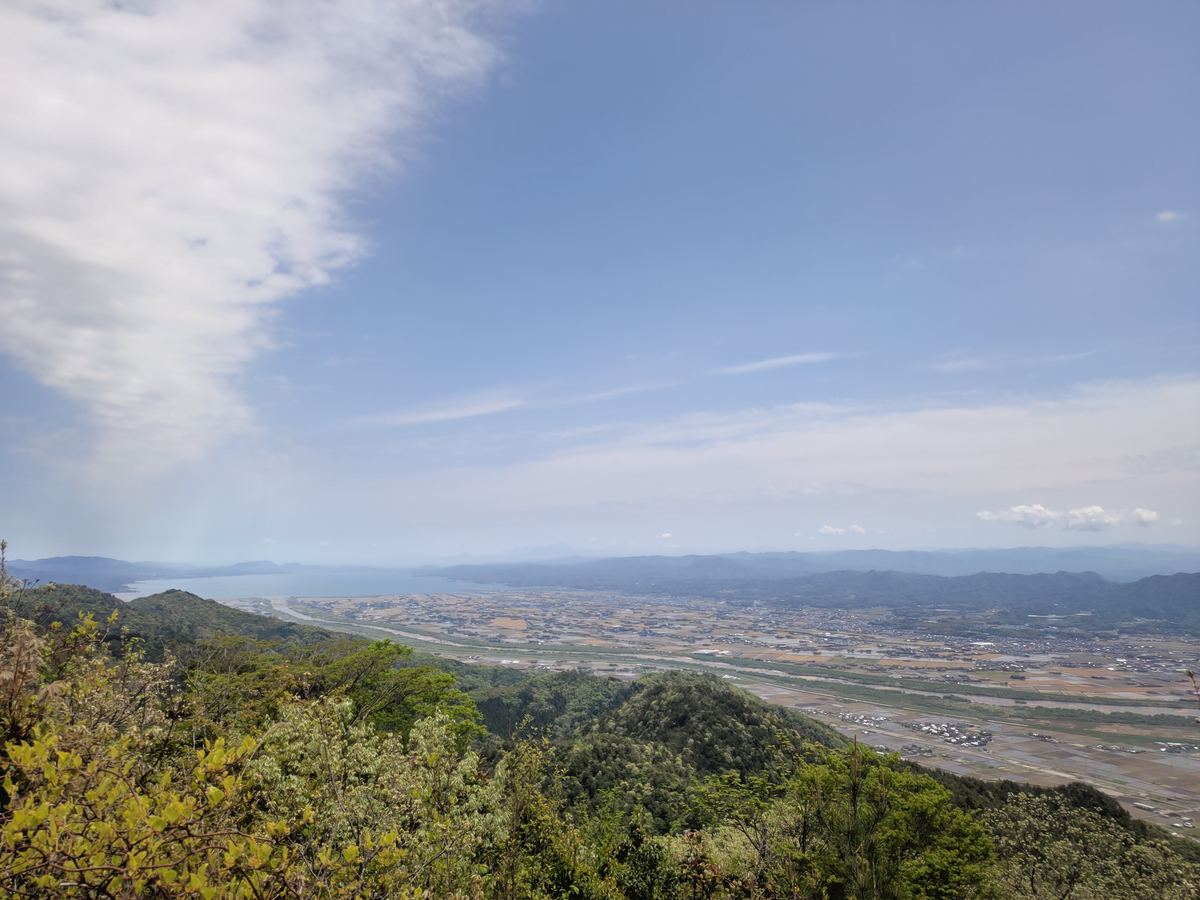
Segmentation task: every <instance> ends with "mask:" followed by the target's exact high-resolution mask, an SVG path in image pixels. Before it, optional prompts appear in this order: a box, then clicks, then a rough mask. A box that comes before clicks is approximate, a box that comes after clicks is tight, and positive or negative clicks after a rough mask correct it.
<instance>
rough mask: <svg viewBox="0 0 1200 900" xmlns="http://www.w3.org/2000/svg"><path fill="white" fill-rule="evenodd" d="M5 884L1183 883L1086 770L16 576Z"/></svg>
mask: <svg viewBox="0 0 1200 900" xmlns="http://www.w3.org/2000/svg"><path fill="white" fill-rule="evenodd" d="M0 601H2V606H3V609H2V610H0V631H2V632H3V633H2V634H0V729H3V732H4V735H3V753H2V755H0V766H2V768H3V772H2V775H3V777H2V779H0V809H2V812H0V895H5V896H80V897H176V896H178V897H184V896H195V897H497V898H500V897H503V898H510V897H512V898H517V897H529V898H533V897H538V898H552V897H554V898H557V897H579V898H592V897H594V898H621V897H628V898H700V897H705V898H732V897H746V898H750V897H758V898H773V897H802V898H850V897H855V898H955V897H963V898H966V897H1034V898H1043V897H1044V898H1050V897H1055V898H1141V897H1161V898H1190V897H1198V896H1200V868H1198V866H1197V863H1196V861H1195V853H1194V852H1193V847H1194V845H1192V844H1190V843H1188V842H1184V841H1180V840H1178V839H1171V838H1169V836H1167V835H1166V834H1165V833H1162V832H1158V831H1157V830H1155V829H1152V828H1149V827H1147V826H1145V825H1144V824H1141V823H1136V822H1134V821H1133V820H1131V819H1130V818H1129V816H1128V815H1127V814H1125V813H1124V811H1123V810H1122V809H1121V808H1120V807H1119V806H1118V805H1117V804H1115V803H1113V802H1112V801H1111V800H1108V798H1106V797H1105V796H1104V795H1102V794H1100V793H1099V792H1097V791H1095V790H1093V789H1091V788H1089V787H1087V786H1086V785H1081V784H1075V785H1068V786H1065V787H1063V788H1059V789H1035V788H1030V787H1027V786H1022V785H1018V784H1014V783H1011V782H1000V783H986V782H980V781H975V780H972V779H964V778H959V777H956V776H951V775H949V774H947V773H941V772H931V771H926V770H923V769H920V768H917V767H916V766H913V765H911V764H908V763H905V762H903V761H901V760H900V759H898V758H896V757H892V756H885V755H879V754H877V753H875V752H873V751H871V750H869V749H867V748H864V747H862V746H860V745H857V744H853V743H849V744H848V743H847V742H846V741H845V740H844V739H842V738H841V737H840V736H838V735H837V734H836V733H834V732H833V731H831V730H829V729H828V728H826V727H824V726H823V725H821V724H819V723H817V722H814V721H812V720H810V719H808V718H805V717H803V716H799V715H797V714H795V713H792V712H790V711H787V710H783V709H780V708H778V707H774V706H771V705H769V704H766V703H764V702H762V701H760V700H758V699H757V698H755V697H752V696H751V695H749V694H747V693H746V692H744V691H742V690H740V689H738V688H735V687H732V686H730V685H729V684H728V683H726V682H723V681H721V680H720V679H717V678H714V677H711V676H705V675H697V674H691V673H687V674H685V673H665V674H660V675H655V676H650V677H647V678H643V679H641V680H639V681H637V682H634V683H627V682H620V681H616V680H612V679H607V678H600V677H594V676H589V675H585V674H581V673H575V672H568V673H555V674H551V673H544V674H538V675H533V676H527V675H523V674H520V673H515V672H512V671H508V670H500V669H492V668H487V667H473V666H466V665H462V664H455V663H448V662H441V661H437V660H433V659H418V658H415V657H414V656H413V655H412V654H411V653H410V651H409V650H408V649H407V648H404V647H401V646H398V645H396V644H393V643H390V642H386V641H381V642H370V641H367V640H364V639H359V638H348V637H345V636H342V635H336V634H332V633H329V632H326V631H322V630H320V629H315V628H307V627H303V626H297V625H292V624H288V623H283V622H279V621H276V620H273V619H266V618H262V617H259V616H253V615H250V614H247V613H242V612H238V611H235V610H231V609H228V608H226V607H222V606H220V605H219V604H214V603H211V602H210V601H205V600H201V599H200V598H198V597H195V596H193V595H191V594H186V593H183V592H169V593H166V594H160V595H157V596H155V597H151V598H145V599H143V600H140V601H136V602H134V603H132V604H128V605H125V604H122V603H121V602H120V601H117V600H115V598H113V597H111V596H110V595H107V594H104V593H102V592H99V591H94V590H89V589H84V588H78V587H69V586H58V585H46V586H42V587H38V588H23V587H21V586H20V585H17V584H15V583H14V582H12V581H11V580H10V579H8V578H6V577H4V576H3V575H0Z"/></svg>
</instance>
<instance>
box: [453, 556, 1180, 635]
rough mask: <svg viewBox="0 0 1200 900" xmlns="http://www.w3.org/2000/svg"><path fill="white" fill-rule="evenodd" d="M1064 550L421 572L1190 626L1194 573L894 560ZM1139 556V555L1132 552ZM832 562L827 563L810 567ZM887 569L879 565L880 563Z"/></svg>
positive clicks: (1121, 561)
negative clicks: (1119, 576)
mask: <svg viewBox="0 0 1200 900" xmlns="http://www.w3.org/2000/svg"><path fill="white" fill-rule="evenodd" d="M1064 554H1073V555H1070V558H1072V559H1075V560H1082V561H1086V562H1098V561H1099V560H1097V559H1096V558H1095V556H1093V555H1092V552H1090V551H1055V550H1042V549H1040V548H1030V549H1024V550H1018V551H963V552H962V553H961V554H957V553H954V552H946V553H929V554H922V553H889V552H887V551H865V552H857V551H850V552H848V553H844V554H800V553H796V554H789V553H765V554H749V553H737V554H732V555H729V556H679V557H670V556H646V557H626V558H616V559H605V560H584V561H573V562H563V563H527V564H521V565H491V566H452V567H449V568H442V569H436V570H431V574H437V575H440V576H443V577H449V578H456V579H461V580H474V581H479V582H496V583H503V584H509V585H513V586H515V587H526V588H533V587H544V588H560V589H577V590H611V591H620V592H622V593H629V594H652V595H660V596H692V597H707V598H714V599H717V598H720V599H727V600H732V601H735V602H748V603H749V602H762V603H772V604H781V605H794V606H822V607H833V608H865V607H873V606H879V607H888V608H890V609H892V610H896V611H901V612H903V611H905V610H911V611H917V610H926V611H928V610H930V609H934V608H947V609H958V610H963V611H970V612H972V613H986V614H987V617H988V619H989V620H990V621H993V622H996V623H1011V624H1016V623H1021V624H1029V622H1030V621H1032V620H1031V619H1030V618H1029V617H1030V616H1063V617H1079V616H1083V617H1084V618H1073V620H1072V622H1071V623H1070V624H1071V626H1072V627H1076V628H1083V629H1085V630H1094V629H1097V628H1108V627H1112V626H1115V625H1130V624H1134V623H1138V622H1148V621H1154V622H1157V623H1160V624H1167V625H1169V626H1170V627H1172V628H1178V629H1179V630H1181V631H1187V632H1190V633H1198V632H1200V574H1197V573H1196V572H1195V571H1193V572H1192V573H1186V572H1175V573H1174V574H1170V575H1159V574H1156V575H1149V576H1147V577H1143V578H1139V579H1137V580H1134V581H1115V580H1110V579H1106V578H1104V577H1102V576H1101V575H1100V574H1098V573H1097V572H1095V571H1083V572H1067V571H1057V572H1055V571H1050V572H1047V571H1040V572H1031V573H1022V572H1015V573H1014V572H983V571H978V570H975V571H974V572H973V573H972V574H929V573H927V572H920V571H911V570H910V571H904V570H901V569H900V568H899V567H900V566H916V565H921V564H924V565H926V566H928V567H929V568H941V569H942V571H943V572H946V571H949V572H954V571H956V570H957V571H962V569H964V568H972V567H973V564H974V563H976V562H978V560H979V559H980V558H981V557H983V558H990V559H991V560H993V561H996V562H1003V561H1005V560H1008V561H1009V564H1011V565H1013V567H1014V568H1015V567H1016V565H1015V564H1016V563H1020V562H1023V563H1025V564H1026V567H1033V566H1035V565H1036V563H1037V560H1038V559H1039V558H1041V559H1042V560H1045V561H1046V563H1047V564H1051V563H1053V562H1061V561H1063V557H1064ZM1163 559H1164V560H1170V562H1171V565H1170V566H1167V567H1166V568H1173V567H1174V565H1180V566H1183V565H1187V564H1188V563H1189V562H1190V563H1191V566H1192V568H1193V570H1196V569H1200V564H1197V561H1196V560H1194V559H1190V560H1189V559H1188V558H1186V557H1185V556H1183V555H1182V554H1167V553H1164V554H1163ZM1139 560H1140V561H1139ZM854 562H857V563H859V564H860V565H868V564H870V563H871V562H879V563H882V567H881V569H867V570H865V571H863V570H853V569H850V568H849V565H847V564H850V563H854ZM1135 562H1136V563H1137V565H1140V566H1142V567H1143V570H1144V567H1145V566H1146V564H1147V563H1146V557H1145V556H1142V557H1140V558H1139V557H1135V556H1134V555H1133V554H1132V553H1127V554H1126V555H1125V556H1124V557H1123V558H1121V557H1119V558H1118V563H1117V564H1116V565H1115V566H1114V564H1113V563H1112V562H1110V563H1109V565H1108V566H1107V567H1105V568H1107V569H1108V570H1109V571H1110V572H1111V571H1113V569H1114V568H1116V569H1117V570H1119V571H1121V572H1122V573H1123V574H1128V572H1129V571H1130V568H1131V567H1132V566H1133V565H1134V564H1135ZM838 564H842V565H843V568H841V569H838V570H834V571H828V570H826V571H821V570H820V567H821V566H822V565H824V566H830V565H838ZM889 566H890V568H887V567H889Z"/></svg>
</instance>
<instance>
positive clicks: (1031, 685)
mask: <svg viewBox="0 0 1200 900" xmlns="http://www.w3.org/2000/svg"><path fill="white" fill-rule="evenodd" d="M225 602H227V603H228V604H230V605H232V606H236V607H238V608H241V609H244V610H246V611H249V612H257V613H262V614H266V615H273V616H277V617H281V618H290V619H293V620H295V621H301V622H305V623H306V624H318V625H323V626H326V627H331V628H336V629H340V630H344V631H350V632H355V633H359V634H363V635H367V636H374V637H389V636H390V637H392V638H393V639H394V640H397V641H399V642H402V643H405V644H409V645H411V646H413V647H414V648H416V649H417V650H418V651H420V652H424V653H428V654H434V655H438V656H442V657H449V658H453V659H457V660H460V661H464V662H469V663H478V664H487V665H498V666H505V667H511V668H515V669H523V670H531V671H538V670H542V671H560V670H565V669H575V668H579V669H583V670H587V671H590V672H594V673H597V674H607V675H611V676H614V677H618V678H624V679H632V678H635V677H637V676H639V675H642V674H645V673H647V672H651V671H655V670H661V669H683V670H699V671H710V672H714V673H716V674H719V675H721V676H722V677H723V678H724V679H728V680H730V681H731V682H733V683H736V684H737V685H739V686H740V687H743V688H745V689H747V690H749V691H751V692H752V693H755V694H757V695H758V696H760V697H763V698H764V699H767V700H769V701H771V702H773V703H776V704H779V705H783V706H787V707H791V708H794V709H797V710H798V711H802V712H804V713H807V714H809V715H813V716H815V717H817V718H819V719H820V720H821V721H824V722H825V723H827V724H829V725H830V726H832V727H834V728H836V729H838V730H839V731H841V732H842V733H843V734H845V735H847V736H852V737H854V738H856V739H857V740H859V741H861V742H863V743H866V744H869V745H872V746H876V747H879V748H882V749H886V750H889V751H895V752H897V753H900V754H901V755H902V756H904V757H905V758H908V759H911V760H913V761H914V762H918V763H920V764H922V765H925V766H933V767H936V768H941V769H945V770H948V771H951V772H956V773H960V774H967V775H974V776H978V777H984V778H990V779H997V778H1010V779H1014V780H1020V781H1028V782H1032V783H1035V784H1041V785H1052V784H1061V783H1063V782H1065V781H1070V780H1086V781H1089V782H1091V783H1093V784H1095V785H1097V786H1098V787H1100V788H1101V789H1103V790H1104V791H1105V792H1107V793H1109V794H1110V795H1111V796H1113V797H1115V798H1117V799H1118V800H1120V801H1121V802H1122V803H1123V804H1124V805H1125V806H1126V807H1127V808H1128V809H1129V810H1130V812H1131V813H1133V814H1134V815H1136V816H1138V817H1140V818H1144V819H1146V820H1148V821H1151V822H1154V823H1156V824H1159V825H1163V826H1165V827H1167V828H1169V829H1171V830H1172V831H1175V832H1176V833H1178V834H1180V835H1181V836H1189V837H1190V836H1193V835H1194V834H1195V830H1194V829H1193V828H1192V825H1193V823H1194V821H1195V820H1197V819H1200V724H1197V721H1196V717H1197V714H1198V713H1200V710H1198V709H1197V708H1196V707H1195V706H1193V705H1191V704H1193V703H1194V699H1193V698H1192V697H1191V695H1190V690H1191V685H1190V683H1189V682H1188V680H1187V678H1186V676H1185V675H1184V672H1185V670H1187V669H1189V668H1195V667H1196V665H1197V660H1196V656H1197V652H1196V645H1195V642H1194V640H1193V639H1190V638H1189V637H1187V636H1184V635H1174V634H1170V633H1124V632H1120V631H1114V632H1111V633H1091V632H1081V631H1076V630H1073V629H1072V628H1071V627H1070V623H1069V622H1066V621H1063V620H1061V619H1057V618H1042V617H1037V616H1031V617H1030V622H1029V623H1028V624H1023V625H1021V626H1014V627H1011V628H1006V629H999V630H998V629H996V628H995V627H994V625H992V624H987V628H986V630H985V629H984V625H985V623H984V622H983V621H982V620H981V619H980V618H979V617H978V616H976V615H974V614H972V613H970V612H967V611H963V610H961V609H956V610H938V609H933V608H931V609H928V610H922V611H921V612H920V614H914V612H913V611H912V610H906V611H904V613H903V614H897V613H895V612H893V611H889V610H888V609H884V608H861V609H849V610H848V609H837V608H824V607H822V608H810V607H782V606H779V605H772V604H763V603H745V602H740V601H736V600H720V599H711V598H696V597H692V598H688V597H677V596H672V597H646V596H638V595H632V594H627V593H622V592H613V591H582V590H547V589H513V590H503V591H492V592H488V593H481V594H474V593H436V592H430V593H416V594H398V595H385V596H372V597H307V598H282V597H274V598H269V599H265V598H251V599H242V600H229V601H225Z"/></svg>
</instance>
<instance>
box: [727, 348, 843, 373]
mask: <svg viewBox="0 0 1200 900" xmlns="http://www.w3.org/2000/svg"><path fill="white" fill-rule="evenodd" d="M841 357H842V354H840V353H795V354H793V355H791V356H772V357H771V358H770V359H760V360H756V361H755V362H748V363H742V364H740V365H736V366H725V367H723V368H720V369H717V370H716V374H717V375H750V374H752V373H754V372H766V371H768V370H770V369H787V368H790V367H792V366H812V365H816V364H818V363H825V362H832V361H833V360H835V359H841Z"/></svg>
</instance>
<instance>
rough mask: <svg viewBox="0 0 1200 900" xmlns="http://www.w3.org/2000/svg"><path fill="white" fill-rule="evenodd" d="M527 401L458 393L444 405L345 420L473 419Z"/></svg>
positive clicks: (370, 423) (369, 423)
mask: <svg viewBox="0 0 1200 900" xmlns="http://www.w3.org/2000/svg"><path fill="white" fill-rule="evenodd" d="M526 405H528V404H527V402H526V401H525V399H524V398H522V397H516V396H474V397H459V398H457V399H454V400H450V401H447V402H446V403H444V404H443V405H441V406H430V407H421V408H419V409H400V410H392V411H390V412H382V413H373V414H371V415H365V416H356V417H353V418H350V419H347V420H346V424H347V425H360V426H366V427H370V428H403V427H408V426H410V425H428V424H432V423H435V422H453V421H457V420H459V419H474V418H478V417H479V416H491V415H495V414H496V413H502V412H508V411H509V410H513V409H520V408H521V407H523V406H526Z"/></svg>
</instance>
